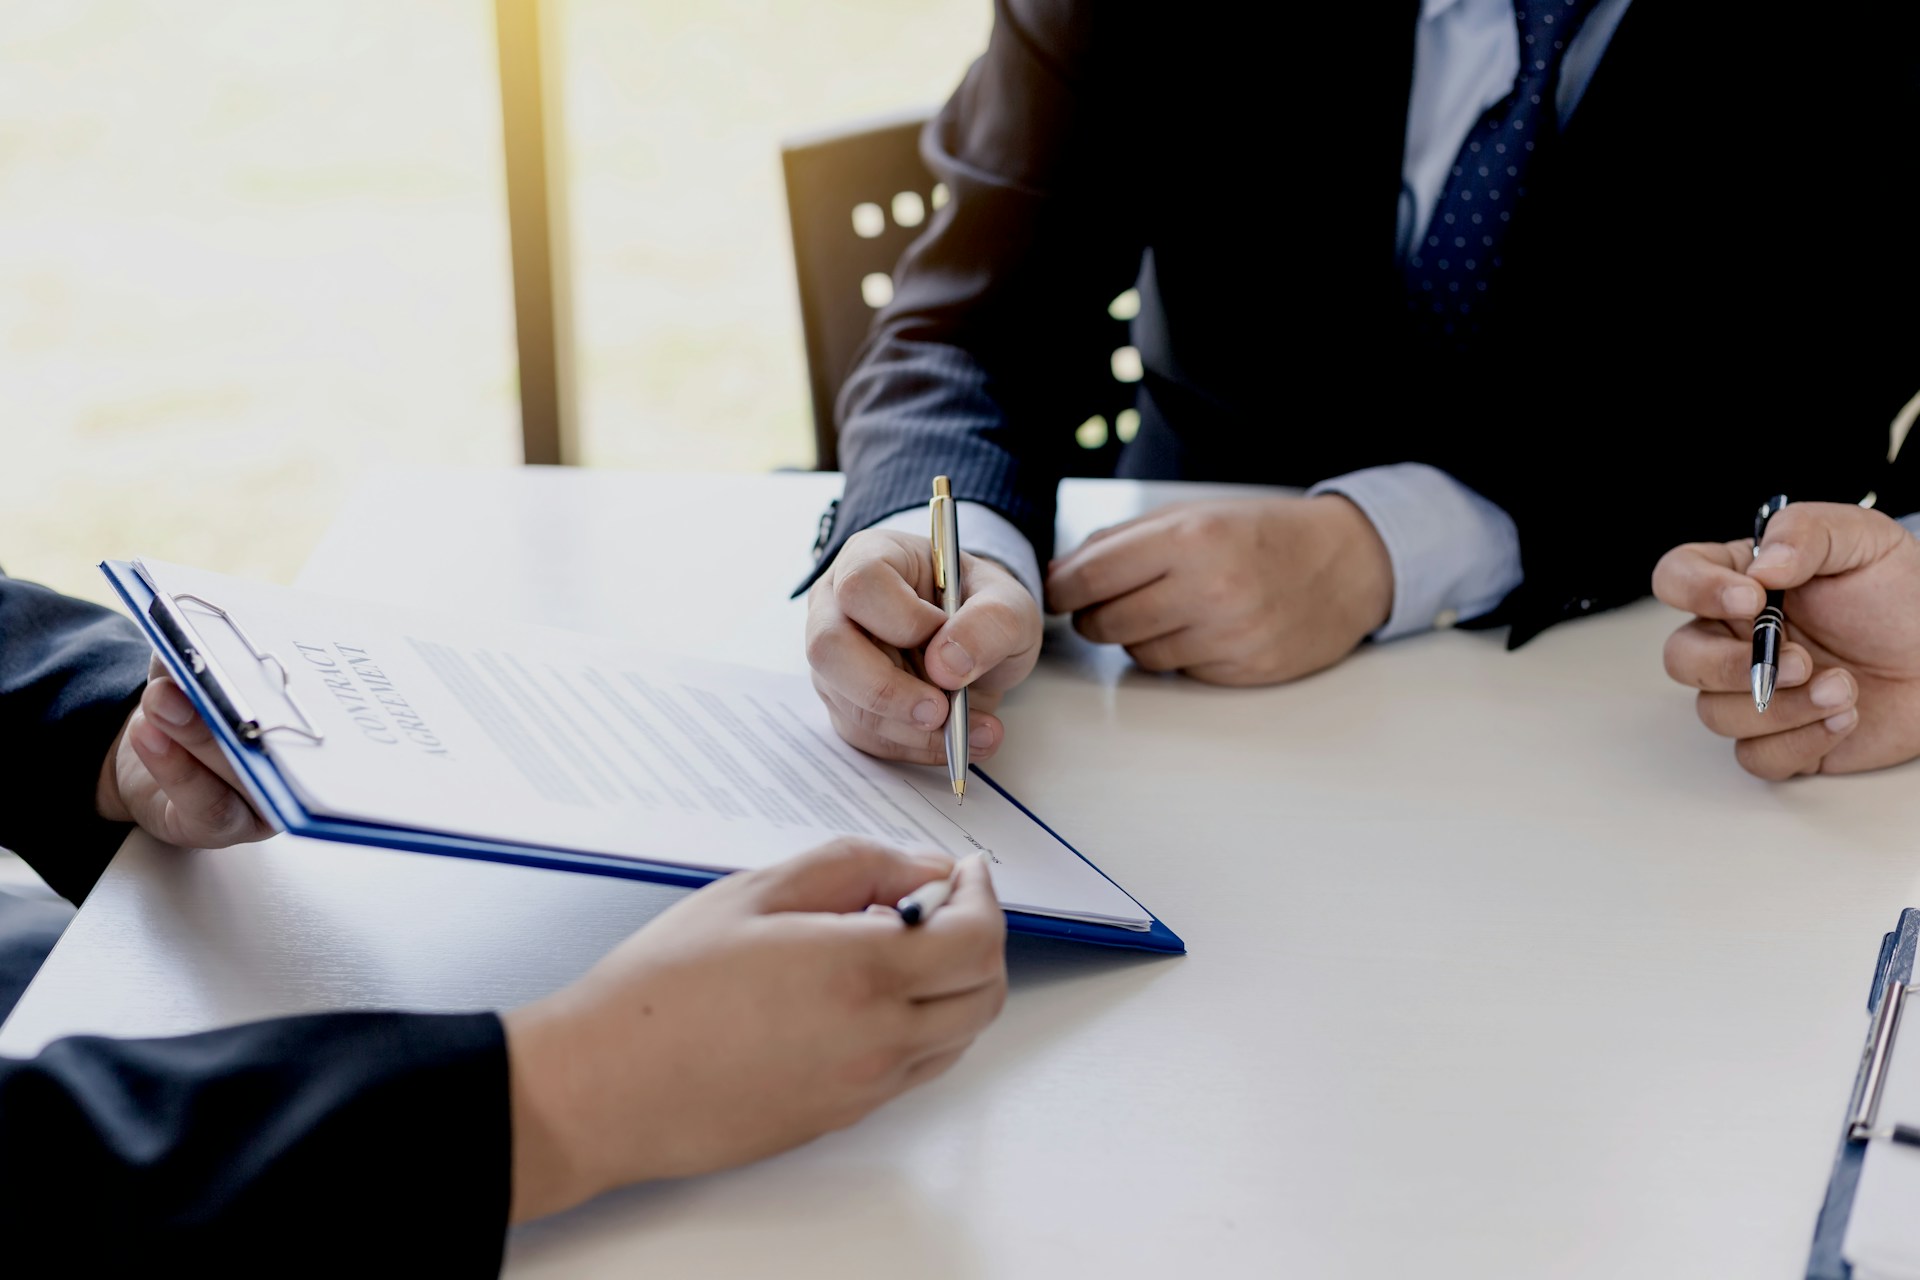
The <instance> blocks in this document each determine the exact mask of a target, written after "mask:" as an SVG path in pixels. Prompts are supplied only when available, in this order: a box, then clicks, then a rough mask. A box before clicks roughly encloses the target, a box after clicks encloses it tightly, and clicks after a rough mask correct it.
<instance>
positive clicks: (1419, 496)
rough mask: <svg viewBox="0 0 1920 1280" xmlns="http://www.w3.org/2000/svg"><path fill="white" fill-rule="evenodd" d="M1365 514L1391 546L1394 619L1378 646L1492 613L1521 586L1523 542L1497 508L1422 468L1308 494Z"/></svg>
mask: <svg viewBox="0 0 1920 1280" xmlns="http://www.w3.org/2000/svg"><path fill="white" fill-rule="evenodd" d="M1323 493H1337V494H1339V495H1340V496H1341V497H1343V498H1345V499H1346V500H1347V501H1349V502H1351V503H1353V505H1354V506H1356V507H1359V508H1360V510H1361V513H1362V514H1364V515H1365V516H1366V517H1367V519H1368V520H1370V521H1372V522H1373V527H1374V529H1375V531H1377V532H1378V533H1379V535H1380V540H1381V541H1382V542H1384V543H1386V545H1387V559H1388V560H1389V561H1390V562H1391V563H1392V565H1393V612H1392V613H1391V614H1390V615H1389V616H1388V617H1387V622H1386V625H1385V626H1383V627H1381V628H1380V629H1379V630H1378V631H1376V632H1374V633H1373V638H1374V639H1375V640H1394V639H1398V638H1399V637H1401V636H1404V635H1412V634H1414V633H1416V632H1420V631H1426V630H1428V629H1430V628H1433V627H1450V626H1452V625H1453V624H1454V623H1455V622H1457V621H1460V620H1462V619H1466V618H1475V617H1478V616H1479V615H1481V614H1483V613H1486V612H1487V611H1488V610H1490V609H1492V608H1493V607H1494V606H1496V605H1498V604H1499V603H1500V602H1501V601H1502V600H1504V599H1505V598H1506V597H1507V594H1508V593H1509V592H1511V591H1512V590H1513V589H1514V588H1515V587H1517V586H1519V585H1520V579H1521V576H1522V573H1521V567H1520V534H1519V531H1518V530H1517V529H1515V528H1514V524H1513V518H1512V517H1511V516H1509V515H1508V514H1507V513H1506V512H1505V511H1502V510H1501V509H1500V508H1499V507H1498V506H1496V505H1494V504H1493V503H1491V502H1489V501H1487V500H1486V499H1485V498H1483V497H1481V496H1480V495H1479V494H1477V493H1475V492H1474V491H1473V490H1472V489H1469V488H1468V487H1467V486H1466V485H1464V484H1461V483H1460V482H1459V481H1458V480H1456V479H1454V478H1453V477H1452V476H1450V475H1448V474H1447V473H1446V472H1444V471H1442V470H1440V469H1439V468H1438V467H1430V466H1428V465H1426V464H1425V463H1421V462H1399V463H1395V464H1393V465H1392V466H1386V467H1368V468H1366V469H1365V470H1363V471H1354V472H1351V473H1349V474H1347V475H1344V476H1339V477H1336V478H1335V479H1332V480H1323V481H1321V482H1320V483H1319V484H1317V485H1315V486H1313V488H1311V489H1309V490H1307V496H1308V497H1316V496H1318V495H1320V494H1323Z"/></svg>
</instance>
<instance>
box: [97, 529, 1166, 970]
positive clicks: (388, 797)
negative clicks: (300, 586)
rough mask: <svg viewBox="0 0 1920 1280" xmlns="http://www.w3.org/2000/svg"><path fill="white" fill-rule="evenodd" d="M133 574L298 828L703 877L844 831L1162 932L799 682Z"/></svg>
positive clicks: (994, 808) (1017, 905) (1057, 846)
mask: <svg viewBox="0 0 1920 1280" xmlns="http://www.w3.org/2000/svg"><path fill="white" fill-rule="evenodd" d="M135 569H136V572H137V573H138V575H139V577H140V578H141V579H142V580H143V581H144V582H145V584H146V585H147V586H148V587H149V588H151V590H152V591H153V593H154V594H155V595H156V596H157V597H160V599H161V602H162V603H167V602H170V603H171V607H172V609H173V611H174V612H173V616H174V618H175V619H176V620H177V621H178V622H179V623H181V624H183V626H184V629H185V630H186V631H187V632H188V633H189V639H190V640H191V641H192V642H194V643H196V644H197V646H198V648H199V650H200V652H201V653H202V654H204V655H205V657H206V658H207V659H209V660H210V663H211V666H212V668H213V669H214V672H215V677H216V678H217V679H219V680H223V681H224V682H225V684H226V686H227V687H228V688H229V689H230V690H231V691H232V693H233V694H234V696H233V698H232V699H231V701H232V702H233V703H234V704H235V707H237V708H243V709H244V711H245V712H246V714H247V715H250V716H251V718H252V720H253V721H257V722H258V724H259V725H260V726H261V730H262V731H261V732H259V734H258V736H257V740H256V744H252V745H243V746H241V747H240V748H239V752H238V754H240V755H242V756H244V755H245V754H246V752H248V751H253V752H260V753H264V754H265V756H266V757H267V758H268V759H270V761H271V763H272V766H273V767H274V770H275V771H276V772H277V774H278V777H279V779H280V780H281V781H282V782H284V784H285V787H286V788H287V789H288V790H290V791H291V792H292V793H293V795H295V796H297V798H298V801H299V805H300V807H301V808H303V809H304V810H305V815H306V816H308V817H312V818H319V819H330V820H337V821H340V822H347V823H356V824H371V825H374V826H378V827H384V828H393V829H397V830H407V831H420V832H433V833H440V834H443V835H446V836H452V837H468V838H473V839H478V840H486V841H495V842H504V843H508V844H514V845H524V846H529V847H532V848H538V849H547V850H557V851H570V852H574V853H581V854H593V855H600V856H603V857H610V858H616V859H632V860H636V861H642V862H646V863H656V864H667V865H671V866H677V867H686V868H692V869H698V870H703V871H712V872H727V871H735V870H742V869H747V868H754V867H761V866H765V865H767V864H769V863H772V862H775V861H778V860H780V859H782V858H785V857H789V856H791V855H792V854H795V853H798V852H800V851H802V850H804V849H808V848H811V847H812V846H814V845H817V844H819V843H821V842H822V841H824V840H827V839H830V838H832V837H833V836H836V835H842V834H850V835H859V836H867V837H870V838H872V839H875V840H879V841H883V842H885V843H888V844H892V845H898V846H901V847H904V848H928V847H931V848H936V849H942V850H945V851H946V852H947V853H950V854H952V855H954V856H955V857H960V856H963V855H965V854H968V853H972V852H974V851H976V850H979V851H984V852H985V853H986V855H987V857H988V858H989V859H990V860H991V863H992V868H993V880H994V885H995V888H996V889H997V890H998V892H999V895H1000V900H1001V903H1002V905H1003V906H1005V907H1006V908H1007V909H1008V910H1010V911H1016V912H1026V913H1032V914H1035V915H1041V916H1049V917H1054V918H1057V919H1060V920H1067V921H1080V922H1085V923H1088V924H1095V925H1104V926H1109V927H1116V928H1121V929H1128V930H1141V931H1144V930H1147V929H1150V928H1152V927H1153V925H1154V921H1153V918H1152V916H1151V914H1150V913H1149V912H1147V911H1146V910H1145V909H1144V908H1142V907H1141V906H1140V905H1139V904H1138V903H1136V902H1135V901H1134V900H1133V899H1132V898H1131V897H1129V896H1128V895H1127V894H1126V893H1125V892H1123V891H1122V890H1121V889H1120V888H1119V887H1118V886H1117V885H1115V884H1114V883H1113V882H1112V881H1110V880H1108V879H1107V878H1106V877H1105V876H1104V875H1102V874H1101V873H1100V872H1099V871H1098V870H1097V869H1096V868H1095V867H1094V866H1093V865H1092V864H1090V863H1089V862H1087V861H1086V860H1085V859H1083V858H1082V857H1080V856H1079V855H1078V854H1077V853H1075V852H1074V851H1073V850H1072V849H1071V848H1069V847H1068V846H1067V845H1066V844H1065V843H1063V842H1062V841H1061V840H1060V839H1059V838H1057V837H1056V836H1054V835H1053V834H1052V833H1051V832H1050V831H1048V830H1047V828H1046V827H1044V826H1042V825H1041V824H1040V823H1039V822H1038V821H1037V820H1036V819H1035V818H1033V817H1032V816H1031V815H1029V814H1028V813H1027V812H1026V811H1025V810H1024V809H1022V808H1021V807H1020V805H1018V804H1017V803H1015V802H1014V801H1013V800H1012V799H1011V798H1010V797H1009V796H1008V795H1007V794H1006V793H1005V792H1003V791H1001V790H1000V789H999V787H998V786H997V785H988V786H981V787H979V788H977V790H976V789H974V788H969V790H968V793H967V798H966V802H965V804H964V805H962V804H957V803H955V801H954V798H953V795H952V793H951V791H950V789H949V786H948V782H947V778H946V776H945V771H944V770H943V769H936V768H927V767H922V766H912V765H896V764H890V763H887V762H883V761H879V760H875V759H873V758H871V757H868V756H865V755H863V754H861V753H860V752H858V751H856V750H854V749H853V748H852V747H850V746H848V745H847V744H846V743H845V742H843V741H841V739H840V737H839V735H838V734H836V733H835V732H834V730H833V727H832V725H831V724H830V723H829V721H828V719H827V715H826V711H825V708H823V707H822V706H821V704H820V700H819V698H818V697H817V696H816V695H815V694H814V691H813V689H812V686H811V685H810V684H809V682H808V681H807V680H806V679H805V678H804V677H800V676H793V675H786V674H780V673H774V672H767V671H760V670H755V669H752V668H747V667H739V666H731V665H723V664H719V663H713V662H704V661H699V660H696V659H692V658H686V657H677V656H672V655H665V654H659V653H653V652H648V651H644V650H640V649H637V648H634V647H632V646H627V645H623V644H621V643H619V642H617V641H611V640H602V639H595V638H592V637H588V636H582V635H578V634H575V633H571V632H564V631H558V630H554V629H550V628H539V627H530V626H517V625H513V624H511V623H506V622H502V621H500V620H497V619H488V618H485V617H470V618H459V617H445V616H436V615H434V614H432V613H429V612H426V611H418V612H416V611H413V610H408V609H400V608H394V607H392V606H388V605H375V604H368V603H364V602H357V601H352V600H343V599H337V598H332V597H327V596H321V595H316V594H312V593H308V592H302V591H296V590H292V589H289V588H284V587H275V586H269V585H264V584H260V583H255V582H249V581H246V580H244V579H239V578H233V577H227V576H224V575H219V574H212V573H207V572H204V571H200V570H195V569H189V568H183V567H180V566H178V565H171V564H164V563H161V562H158V561H151V560H149V561H144V562H141V563H140V564H139V565H137V566H136V567H135ZM109 576H112V568H111V567H110V568H109ZM124 594H126V593H125V592H124V591H123V595H124ZM129 602H130V603H135V601H133V600H132V598H131V597H129ZM282 669H284V673H285V675H284V680H283V679H282V676H281V674H280V673H281V670H282ZM202 683H206V680H204V679H203V680H202ZM208 687H209V688H214V687H215V686H213V685H211V684H209V685H208ZM205 709H206V710H210V711H213V712H215V713H219V714H224V713H227V712H232V711H234V708H225V709H222V708H218V707H216V706H209V707H207V708H205ZM243 718H244V717H243ZM241 736H243V737H244V736H245V735H241ZM229 753H230V754H234V750H233V749H232V748H229ZM980 776H982V775H979V774H978V772H977V771H976V777H980ZM989 781H991V780H989ZM1176 941H1177V940H1176Z"/></svg>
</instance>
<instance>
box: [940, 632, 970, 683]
mask: <svg viewBox="0 0 1920 1280" xmlns="http://www.w3.org/2000/svg"><path fill="white" fill-rule="evenodd" d="M940 661H942V662H944V663H946V664H947V667H948V669H949V670H951V671H952V672H953V674H955V675H957V676H963V675H965V674H967V672H969V671H971V670H973V655H972V654H970V653H968V652H967V651H966V650H965V649H962V648H961V647H960V646H959V645H958V644H957V643H955V642H954V641H952V640H949V641H947V642H946V643H945V644H943V645H941V646H940Z"/></svg>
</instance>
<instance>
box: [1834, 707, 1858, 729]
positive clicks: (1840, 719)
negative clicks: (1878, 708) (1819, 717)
mask: <svg viewBox="0 0 1920 1280" xmlns="http://www.w3.org/2000/svg"><path fill="white" fill-rule="evenodd" d="M1858 723H1860V708H1858V707H1848V708H1847V709H1846V710H1845V711H1842V712H1840V713H1839V714H1838V715H1831V716H1828V717H1827V719H1826V725H1827V732H1828V733H1845V732H1846V731H1847V730H1849V729H1851V728H1853V726H1854V725H1856V724H1858Z"/></svg>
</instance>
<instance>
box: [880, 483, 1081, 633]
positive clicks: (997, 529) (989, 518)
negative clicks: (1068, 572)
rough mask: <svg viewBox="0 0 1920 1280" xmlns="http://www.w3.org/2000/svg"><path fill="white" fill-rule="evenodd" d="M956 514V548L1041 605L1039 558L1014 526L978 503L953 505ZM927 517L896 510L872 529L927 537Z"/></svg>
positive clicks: (922, 514)
mask: <svg viewBox="0 0 1920 1280" xmlns="http://www.w3.org/2000/svg"><path fill="white" fill-rule="evenodd" d="M955 511H956V515H957V516H958V518H959V522H960V549H961V550H962V551H965V552H967V553H968V554H969V555H976V556H982V557H984V558H986V559H988V560H992V561H994V562H995V563H996V564H998V565H1000V567H1001V568H1003V569H1005V570H1006V571H1007V572H1008V573H1011V574H1012V575H1013V576H1014V577H1015V578H1018V579H1019V580H1020V585H1021V586H1023V587H1025V588H1026V589H1027V590H1028V591H1030V592H1032V593H1033V598H1034V599H1035V600H1038V601H1042V602H1043V607H1044V601H1045V598H1046V597H1045V596H1044V595H1043V594H1042V592H1041V584H1040V557H1039V556H1037V555H1035V554H1034V550H1033V544H1032V543H1031V542H1028V541H1027V535H1026V534H1024V533H1021V532H1020V530H1018V529H1017V528H1015V527H1014V524H1013V521H1011V520H1009V519H1007V518H1006V517H1005V516H1003V515H1001V514H1000V513H999V512H998V511H995V510H994V509H993V508H992V507H989V506H985V505H983V504H982V503H978V502H961V503H958V504H957V505H956V508H955ZM928 522H929V517H928V515H927V511H926V508H924V507H922V508H920V509H919V510H917V511H897V512H895V513H894V514H893V515H890V516H888V517H887V518H886V519H885V520H882V521H881V522H880V523H879V524H876V525H874V526H873V527H874V528H876V529H892V530H894V531H896V532H899V533H917V534H919V535H920V536H921V537H923V538H924V537H925V536H926V535H927V532H928V529H929V523H928Z"/></svg>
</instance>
